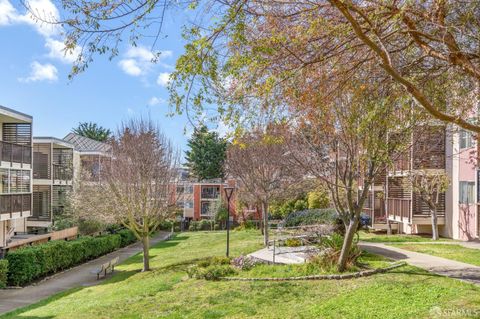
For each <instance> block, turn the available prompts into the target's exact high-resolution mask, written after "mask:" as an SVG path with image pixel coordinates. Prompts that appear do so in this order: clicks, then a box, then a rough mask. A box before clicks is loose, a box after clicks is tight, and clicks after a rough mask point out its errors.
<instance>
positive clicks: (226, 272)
mask: <svg viewBox="0 0 480 319" xmlns="http://www.w3.org/2000/svg"><path fill="white" fill-rule="evenodd" d="M235 273H236V271H235V269H233V267H232V266H230V265H212V266H208V267H207V268H204V269H201V270H200V273H199V276H200V277H201V278H203V279H206V280H218V279H220V278H221V277H227V276H230V275H233V274H235Z"/></svg>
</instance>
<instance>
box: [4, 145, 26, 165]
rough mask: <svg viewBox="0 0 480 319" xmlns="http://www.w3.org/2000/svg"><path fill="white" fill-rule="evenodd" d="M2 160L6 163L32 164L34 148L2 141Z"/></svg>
mask: <svg viewBox="0 0 480 319" xmlns="http://www.w3.org/2000/svg"><path fill="white" fill-rule="evenodd" d="M0 159H1V160H2V161H4V162H12V163H22V164H30V165H31V164H32V147H31V146H27V145H19V144H14V143H9V142H5V141H0Z"/></svg>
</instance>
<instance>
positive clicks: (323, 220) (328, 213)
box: [284, 208, 339, 227]
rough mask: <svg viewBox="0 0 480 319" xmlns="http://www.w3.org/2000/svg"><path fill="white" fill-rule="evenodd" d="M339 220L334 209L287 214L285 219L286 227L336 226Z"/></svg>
mask: <svg viewBox="0 0 480 319" xmlns="http://www.w3.org/2000/svg"><path fill="white" fill-rule="evenodd" d="M338 220H339V217H338V214H337V212H336V211H335V209H330V208H327V209H308V210H302V211H298V212H294V213H290V214H288V216H287V217H286V218H285V220H284V221H285V226H286V227H294V226H300V225H315V224H332V225H334V224H336V223H337V222H338Z"/></svg>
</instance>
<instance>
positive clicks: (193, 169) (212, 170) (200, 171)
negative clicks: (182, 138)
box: [185, 125, 227, 180]
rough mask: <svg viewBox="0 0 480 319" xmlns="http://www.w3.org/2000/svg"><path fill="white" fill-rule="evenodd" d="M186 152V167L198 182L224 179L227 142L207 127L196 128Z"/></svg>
mask: <svg viewBox="0 0 480 319" xmlns="http://www.w3.org/2000/svg"><path fill="white" fill-rule="evenodd" d="M188 147H189V148H190V150H188V151H186V152H185V159H186V161H187V162H186V166H187V167H188V168H189V169H190V173H191V174H192V175H193V176H195V177H196V178H197V179H198V180H205V179H213V178H223V177H224V163H225V158H226V150H227V141H226V140H225V139H224V138H221V137H219V136H218V133H217V132H212V131H209V130H208V128H207V127H206V126H205V125H202V126H200V127H199V128H196V129H195V131H194V132H193V134H192V137H191V138H190V139H189V141H188Z"/></svg>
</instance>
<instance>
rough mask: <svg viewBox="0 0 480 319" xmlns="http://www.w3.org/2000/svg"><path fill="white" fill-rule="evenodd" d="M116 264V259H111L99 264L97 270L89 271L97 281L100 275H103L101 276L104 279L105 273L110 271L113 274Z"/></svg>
mask: <svg viewBox="0 0 480 319" xmlns="http://www.w3.org/2000/svg"><path fill="white" fill-rule="evenodd" d="M117 264H118V257H115V258H113V259H112V260H110V261H109V262H107V263H104V264H101V265H100V267H99V268H96V269H94V270H92V271H91V273H92V274H94V275H97V280H99V279H100V275H101V274H102V273H103V276H104V277H106V276H107V273H108V272H109V271H110V272H111V273H113V272H114V271H115V266H116V265H117Z"/></svg>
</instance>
